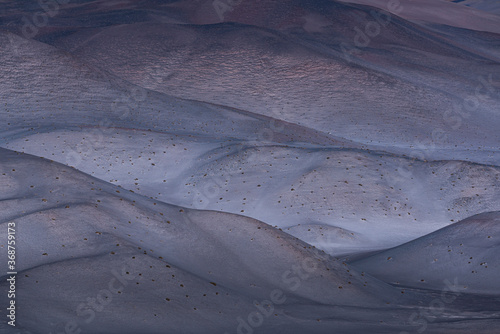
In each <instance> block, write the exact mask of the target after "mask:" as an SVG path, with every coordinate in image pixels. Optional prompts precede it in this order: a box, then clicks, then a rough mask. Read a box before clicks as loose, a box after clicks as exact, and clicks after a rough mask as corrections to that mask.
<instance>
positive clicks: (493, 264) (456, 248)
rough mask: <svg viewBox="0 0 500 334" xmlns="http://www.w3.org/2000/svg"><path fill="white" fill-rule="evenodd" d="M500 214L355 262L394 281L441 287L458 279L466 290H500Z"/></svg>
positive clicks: (472, 219) (470, 220)
mask: <svg viewBox="0 0 500 334" xmlns="http://www.w3.org/2000/svg"><path fill="white" fill-rule="evenodd" d="M499 238H500V214H499V212H498V211H496V212H489V213H483V214H479V215H475V216H472V217H470V218H467V219H464V220H462V221H460V222H458V223H455V224H453V225H450V226H447V227H445V228H443V229H440V230H438V231H435V232H433V233H431V234H429V235H426V236H424V237H421V238H419V239H417V240H414V241H411V242H409V243H406V244H404V245H401V246H398V247H395V248H392V249H389V250H386V251H384V252H382V253H379V254H376V255H373V256H370V257H368V258H364V259H361V260H358V261H354V262H353V263H352V265H353V266H355V267H356V268H359V269H361V270H364V271H366V272H368V273H370V274H372V275H374V276H375V277H378V278H380V279H381V280H383V281H385V282H389V283H396V284H401V285H404V286H412V287H418V288H427V289H440V288H441V287H442V286H443V280H444V279H448V280H450V281H452V280H454V279H457V280H458V282H459V285H460V288H461V291H463V292H471V293H482V294H493V295H499V294H500V284H499V281H498V279H497V277H498V275H499V271H500V265H499V262H498V251H499V247H500V242H499Z"/></svg>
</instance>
